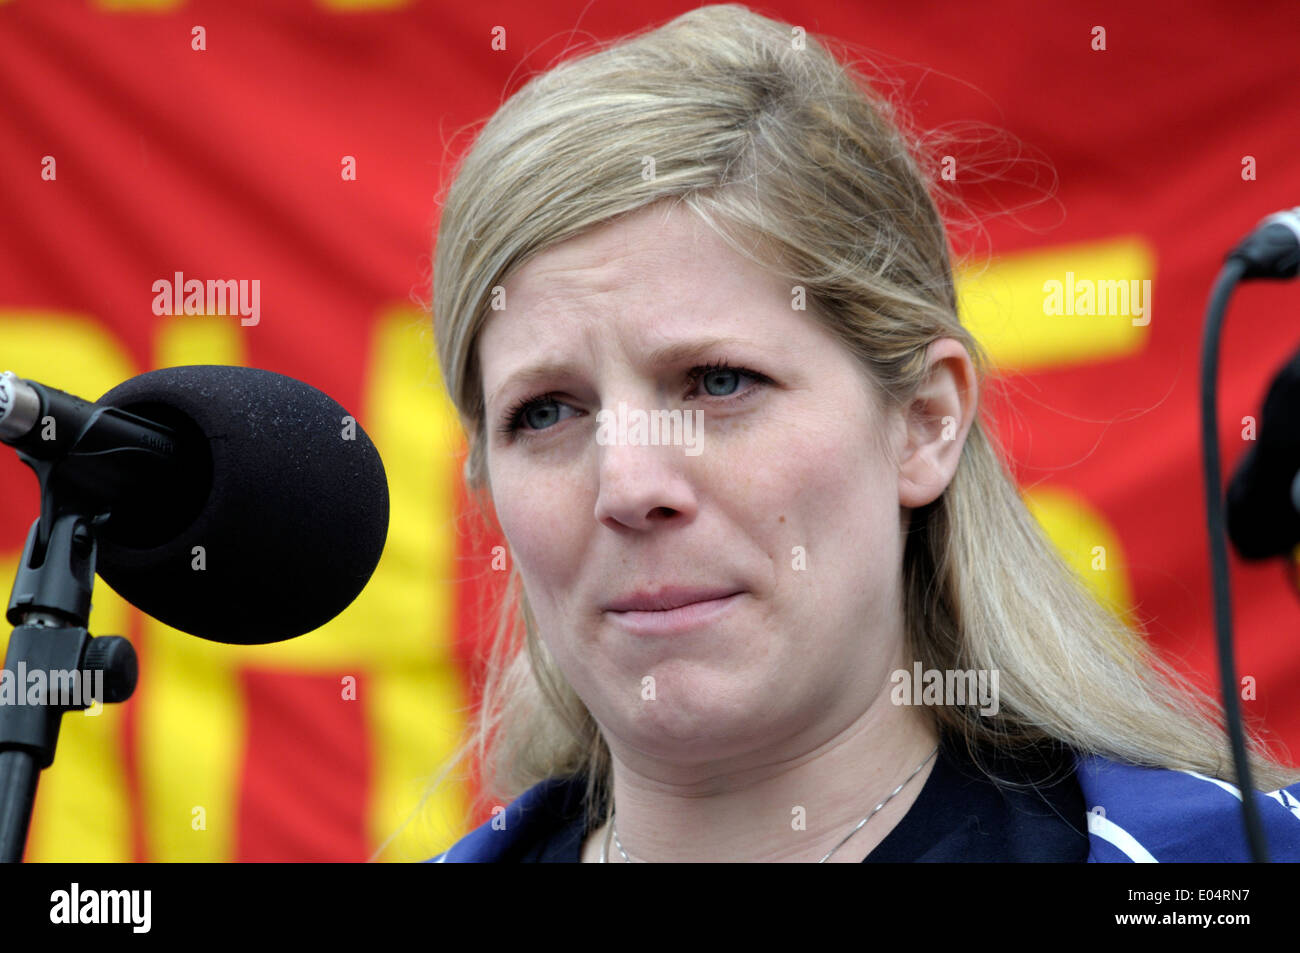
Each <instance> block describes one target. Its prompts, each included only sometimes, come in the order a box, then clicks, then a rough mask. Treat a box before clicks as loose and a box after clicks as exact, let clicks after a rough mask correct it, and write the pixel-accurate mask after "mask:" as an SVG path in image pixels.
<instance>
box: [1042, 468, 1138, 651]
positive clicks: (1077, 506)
mask: <svg viewBox="0 0 1300 953" xmlns="http://www.w3.org/2000/svg"><path fill="white" fill-rule="evenodd" d="M1022 498H1023V499H1024V501H1025V507H1026V508H1027V509H1028V510H1029V512H1030V513H1031V514H1033V516H1034V518H1035V519H1036V520H1038V522H1039V525H1041V526H1042V527H1043V530H1044V532H1045V533H1046V534H1047V537H1048V539H1050V540H1051V541H1052V544H1053V545H1054V546H1055V547H1056V548H1057V550H1058V551H1059V552H1060V553H1061V556H1062V557H1063V558H1064V559H1065V562H1066V565H1068V566H1069V567H1070V568H1071V569H1073V570H1074V571H1075V574H1076V575H1078V576H1079V578H1080V579H1081V580H1082V581H1083V583H1084V585H1086V586H1087V587H1088V589H1089V590H1090V591H1091V592H1092V594H1093V596H1094V597H1096V599H1097V601H1098V602H1100V603H1101V604H1102V605H1104V606H1106V607H1107V608H1108V609H1109V610H1110V611H1111V612H1112V613H1114V614H1115V615H1117V616H1118V617H1119V618H1120V619H1122V620H1123V621H1124V622H1125V623H1127V624H1128V625H1130V626H1135V625H1136V624H1137V620H1136V619H1135V618H1134V616H1133V610H1132V606H1133V593H1132V590H1131V589H1130V586H1129V580H1128V568H1127V566H1126V565H1125V563H1124V559H1123V555H1124V550H1123V547H1122V546H1121V544H1120V541H1119V536H1118V535H1117V534H1116V533H1115V531H1114V530H1113V529H1112V527H1111V526H1110V524H1109V523H1108V522H1107V521H1106V519H1105V517H1104V516H1102V514H1101V513H1099V512H1098V511H1097V510H1096V509H1095V508H1094V507H1093V506H1092V504H1090V503H1089V502H1088V501H1087V500H1085V499H1084V498H1082V497H1080V496H1077V495H1075V494H1073V493H1068V492H1065V491H1063V490H1060V489H1052V488H1047V487H1041V486H1040V487H1035V488H1034V489H1032V490H1027V491H1025V492H1023V493H1022ZM1098 546H1101V547H1104V548H1105V551H1106V553H1107V568H1106V569H1105V570H1104V571H1098V570H1097V569H1095V568H1094V565H1095V558H1094V548H1095V547H1098Z"/></svg>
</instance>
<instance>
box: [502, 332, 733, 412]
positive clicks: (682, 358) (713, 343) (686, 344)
mask: <svg viewBox="0 0 1300 953" xmlns="http://www.w3.org/2000/svg"><path fill="white" fill-rule="evenodd" d="M755 343H756V342H754V341H753V340H750V339H748V338H738V337H707V338H691V339H689V340H685V341H671V342H669V343H668V344H663V345H660V346H659V347H656V348H651V349H650V350H649V351H648V352H646V356H645V358H644V361H643V363H645V364H647V365H650V366H652V367H653V366H659V365H672V364H678V363H683V362H686V361H689V360H694V359H699V358H702V357H705V356H707V355H708V354H710V353H711V352H714V351H716V350H718V349H719V348H725V347H738V346H741V345H746V346H749V345H753V344H755ZM573 372H574V366H573V364H571V363H570V362H568V361H564V360H545V361H540V362H538V363H536V364H529V365H526V366H524V367H522V368H520V369H519V370H517V371H515V372H514V373H512V374H510V375H509V376H508V377H507V378H506V379H505V380H504V381H502V382H501V384H500V385H498V386H497V388H496V389H495V390H493V391H492V393H491V394H489V395H488V399H487V406H489V407H490V406H493V404H494V402H495V401H496V399H497V398H498V397H499V396H500V395H501V394H502V393H503V392H504V391H506V390H507V389H509V388H510V387H514V386H520V387H527V386H528V385H530V384H535V383H539V382H541V381H544V380H548V379H553V378H556V377H564V376H566V375H569V374H572V373H573Z"/></svg>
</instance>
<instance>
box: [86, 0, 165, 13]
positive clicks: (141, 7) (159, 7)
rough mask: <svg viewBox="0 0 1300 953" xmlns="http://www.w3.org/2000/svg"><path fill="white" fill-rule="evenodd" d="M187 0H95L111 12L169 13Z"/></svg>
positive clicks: (102, 7)
mask: <svg viewBox="0 0 1300 953" xmlns="http://www.w3.org/2000/svg"><path fill="white" fill-rule="evenodd" d="M184 3H185V0H95V6H97V7H99V8H100V9H102V10H105V11H107V12H109V13H167V12H169V11H171V10H178V9H180V8H181V7H182V6H183V5H184Z"/></svg>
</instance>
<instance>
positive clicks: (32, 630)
mask: <svg viewBox="0 0 1300 953" xmlns="http://www.w3.org/2000/svg"><path fill="white" fill-rule="evenodd" d="M19 456H20V457H22V459H23V462H24V463H26V464H28V465H29V466H31V467H32V469H34V470H35V471H36V473H37V476H38V477H39V478H40V483H41V515H40V517H39V518H38V519H37V520H36V521H35V522H34V523H33V524H32V527H31V530H30V531H29V532H28V534H27V544H26V546H25V547H24V549H23V556H22V561H21V562H20V563H19V566H18V572H17V574H16V576H15V578H14V588H13V593H12V595H11V597H10V599H9V609H8V612H7V614H6V618H7V619H8V621H9V622H10V623H11V624H12V625H14V626H15V628H14V630H13V634H12V635H10V637H9V648H8V651H7V652H6V653H5V662H4V668H5V674H4V677H5V678H6V680H8V681H9V682H10V685H11V686H12V687H13V689H14V692H13V695H14V698H13V701H14V703H13V704H9V703H8V700H7V699H6V698H5V697H4V696H3V695H0V861H3V862H5V863H18V862H20V861H21V860H22V858H23V851H24V849H25V847H26V844H27V835H28V830H29V828H30V826H31V818H32V805H33V804H34V803H35V800H36V783H37V780H38V779H39V777H40V772H41V771H43V770H45V769H46V768H48V767H49V766H50V765H51V764H53V763H54V749H55V746H56V744H57V743H58V738H59V726H60V724H61V722H62V718H63V715H64V713H65V712H69V711H80V710H83V709H86V708H89V707H91V705H92V704H102V703H106V702H107V703H114V702H122V701H125V700H126V699H128V698H130V697H131V693H132V692H133V691H135V683H136V676H137V671H138V670H137V664H136V655H135V649H134V648H132V647H131V643H130V642H128V641H127V640H126V639H124V638H122V637H120V636H104V637H101V638H96V637H94V636H92V635H91V634H90V632H89V631H87V628H86V627H87V625H88V623H89V617H90V595H91V591H92V589H93V588H94V584H95V552H96V543H95V532H94V529H95V526H96V525H97V524H98V523H99V522H101V521H102V520H103V519H105V518H106V515H105V514H102V513H97V512H96V511H97V510H98V509H99V508H98V507H95V506H94V505H93V504H90V503H88V502H80V499H81V496H80V494H77V493H75V492H73V493H70V494H68V493H64V492H60V491H58V490H56V489H55V488H54V487H53V486H52V483H53V480H52V478H53V477H56V476H57V469H58V468H57V463H56V462H54V461H47V460H36V459H34V458H32V457H30V456H28V455H27V454H24V453H21V452H20V454H19ZM35 671H41V672H44V673H45V675H46V678H47V686H46V690H45V692H43V693H40V694H42V695H43V696H44V697H42V698H40V699H39V701H38V703H36V704H29V703H28V695H29V694H30V693H29V692H28V690H27V689H28V685H27V675H28V673H32V672H35ZM69 674H70V675H71V678H72V697H71V699H68V698H66V697H65V698H59V697H56V692H55V683H56V681H57V683H58V684H59V685H60V687H63V686H66V685H67V684H68V682H67V676H68V675H69ZM20 675H21V676H22V677H21V679H20ZM92 676H93V678H94V681H95V682H97V683H98V685H97V688H98V689H99V691H97V692H95V693H94V694H95V695H102V697H82V696H83V695H87V694H91V692H90V690H89V688H88V686H89V684H90V682H91V679H92ZM80 685H85V686H87V689H86V691H85V692H84V693H83V692H82V691H79V690H78V689H79V686H80Z"/></svg>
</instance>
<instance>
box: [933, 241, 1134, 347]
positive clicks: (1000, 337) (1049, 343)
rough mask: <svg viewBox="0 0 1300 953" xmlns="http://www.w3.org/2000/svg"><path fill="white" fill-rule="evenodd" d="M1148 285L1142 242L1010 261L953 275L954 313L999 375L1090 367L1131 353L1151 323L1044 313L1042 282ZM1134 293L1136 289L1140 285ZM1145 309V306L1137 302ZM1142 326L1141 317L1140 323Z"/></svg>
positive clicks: (1058, 250) (1113, 316) (1052, 252)
mask: <svg viewBox="0 0 1300 953" xmlns="http://www.w3.org/2000/svg"><path fill="white" fill-rule="evenodd" d="M1067 272H1069V273H1072V274H1073V280H1074V281H1076V282H1078V281H1082V280H1089V281H1093V282H1100V281H1121V280H1122V281H1129V282H1131V281H1134V280H1138V281H1140V280H1150V278H1151V276H1152V274H1153V273H1154V272H1155V252H1154V251H1153V250H1152V249H1151V247H1150V246H1149V245H1148V244H1147V243H1146V242H1145V241H1143V240H1142V239H1140V238H1123V239H1114V240H1109V241H1102V242H1093V243H1090V244H1086V245H1078V246H1074V247H1056V248H1049V249H1046V250H1042V251H1039V250H1035V251H1031V252H1021V253H1019V254H1015V255H1008V256H1006V257H1004V258H1001V259H998V260H995V261H994V262H993V263H991V264H990V265H989V266H988V268H987V270H984V271H972V270H970V269H959V270H958V273H957V311H958V314H960V315H961V320H962V324H964V325H966V327H967V328H969V329H970V331H971V333H973V334H974V335H975V337H976V338H977V339H978V340H979V342H980V344H982V345H983V346H984V347H985V348H987V349H988V352H989V356H990V357H991V358H992V360H993V362H994V363H995V364H996V365H997V367H998V369H999V370H1002V371H1010V370H1015V371H1032V370H1043V369H1047V368H1052V367H1064V366H1069V365H1078V364H1089V363H1093V362H1096V361H1105V360H1113V359H1116V358H1120V357H1126V356H1128V355H1131V354H1136V353H1137V352H1138V351H1140V350H1142V348H1143V347H1145V346H1146V342H1147V339H1148V337H1149V334H1150V331H1151V325H1150V324H1149V323H1148V324H1145V325H1141V324H1138V325H1135V324H1134V323H1133V321H1134V320H1135V318H1134V317H1131V316H1128V315H1124V314H1044V313H1043V301H1044V298H1045V297H1046V293H1045V292H1044V291H1043V285H1044V284H1045V283H1046V282H1048V281H1060V282H1062V283H1064V282H1065V281H1066V273H1067ZM1139 288H1141V285H1140V284H1139ZM1142 304H1143V306H1144V307H1147V306H1149V305H1150V302H1149V301H1147V300H1145V296H1144V298H1143V301H1142ZM1138 320H1140V319H1138Z"/></svg>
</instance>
